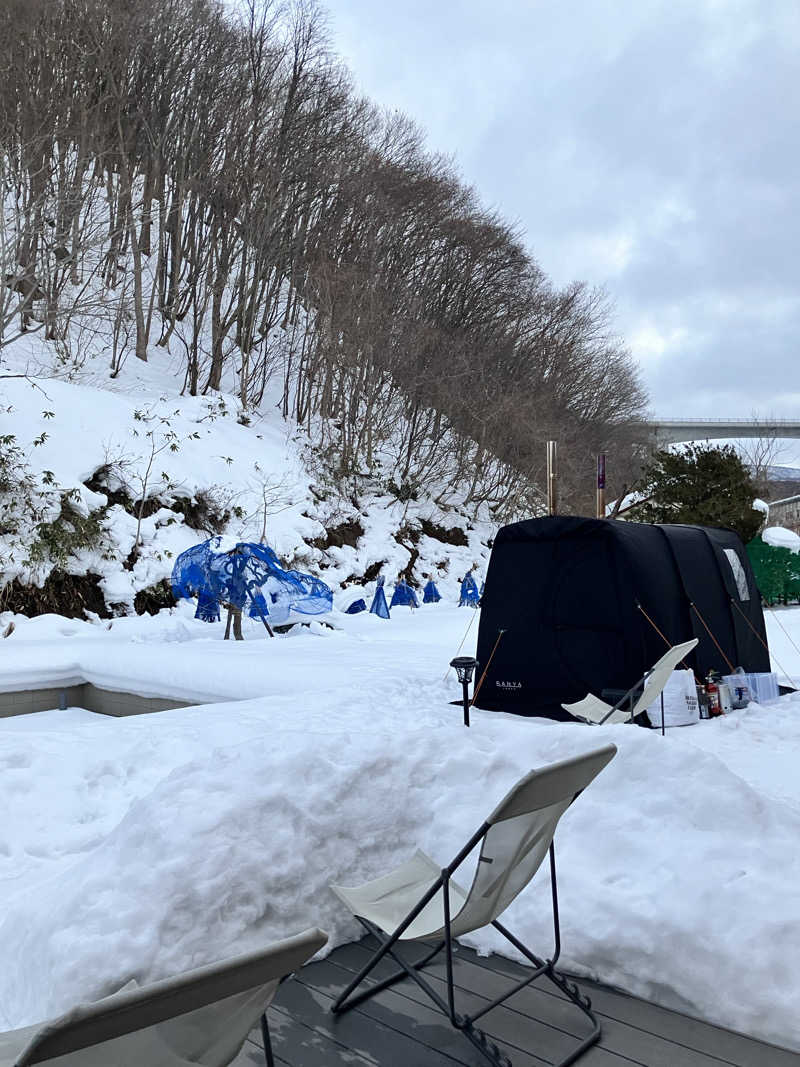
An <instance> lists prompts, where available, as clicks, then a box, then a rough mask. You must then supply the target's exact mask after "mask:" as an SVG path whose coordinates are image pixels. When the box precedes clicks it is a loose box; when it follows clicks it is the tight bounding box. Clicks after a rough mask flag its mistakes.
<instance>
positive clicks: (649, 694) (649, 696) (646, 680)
mask: <svg viewBox="0 0 800 1067" xmlns="http://www.w3.org/2000/svg"><path fill="white" fill-rule="evenodd" d="M696 644H697V638H696V637H693V638H692V640H691V641H684V643H683V644H682V645H673V647H672V648H670V649H669V651H668V652H665V653H664V655H663V656H662V657H661V659H660V660H659V661H658V662H657V663H656V664H655V665H654V666H653V669H652V670H651V671H649V672H648V674H646V675H645V676H644V677H643V678H640V679H639V681H638V682H637V683H636V685H634V686H633V687H632V688H631V689H629V690H628V692H627V693H626V694H625V695H624V696H623V697H622V698H621V699H620V700H618V701H617V703H616V704H614V705H613V706H612V705H611V704H606V702H605V701H604V700H601V699H600V697H596V696H594V695H593V694H592V693H589V694H588V696H585V697H584V698H583V700H578V701H576V702H575V703H574V704H562V705H561V707H562V708H564V710H565V711H569V712H571V713H572V714H573V715H577V716H579V717H580V718H582V719H588V720H589V722H593V723H596V724H598V725H601V724H602V723H606V722H608V723H618V722H629V721H630V720H631V719H633V718H635V717H636V716H637V715H638V714H639V712H640V711H647V709H648V708H649V707H650V705H651V704H654V703H655V701H656V700H658V698H659V697H660V696H661V694H662V693H663V692H664V686H665V685H666V684H667V682H668V681H669V676H670V675H671V674H672V672H673V671H674V670H675V668H676V667H677V666H678V664H679V663H680V662H681V660H682V659H683V658H684V657H685V656H687V655H688V654H689V653H690V652H691V651H692V649H693V648H694V647H695V645H696ZM642 685H644V688H643V689H642V692H641V694H640V695H639V696H638V697H636V693H637V691H638V690H639V688H640V687H641V686H642ZM626 704H627V705H628V706H627V709H626V708H625V705H626Z"/></svg>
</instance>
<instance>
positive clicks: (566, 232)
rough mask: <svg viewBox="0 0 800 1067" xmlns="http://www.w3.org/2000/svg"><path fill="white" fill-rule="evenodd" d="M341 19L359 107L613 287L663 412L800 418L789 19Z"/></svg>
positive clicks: (481, 1) (569, 4) (750, 11)
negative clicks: (405, 125) (377, 114)
mask: <svg viewBox="0 0 800 1067" xmlns="http://www.w3.org/2000/svg"><path fill="white" fill-rule="evenodd" d="M329 6H330V10H331V25H332V31H333V41H334V45H335V47H337V49H338V50H339V51H340V52H342V53H344V56H345V58H346V60H347V61H348V62H349V65H350V66H351V69H352V70H353V71H354V73H355V76H356V79H357V80H358V81H360V83H361V84H362V85H363V87H364V89H365V91H367V92H368V93H369V95H370V96H372V97H373V98H374V99H376V100H378V101H380V102H382V103H385V104H387V105H389V106H395V107H399V108H401V109H402V110H404V111H406V112H408V113H409V114H411V115H413V116H414V117H415V118H416V119H417V120H418V121H419V122H420V123H421V124H422V125H423V126H424V127H426V128H427V129H428V132H429V139H430V144H431V146H432V147H434V148H436V149H439V150H443V151H447V152H454V153H455V154H456V157H457V161H458V164H459V167H460V170H461V172H462V174H463V176H464V178H465V180H467V181H469V182H470V183H471V184H473V185H475V186H476V187H477V189H478V190H479V192H480V194H481V195H482V197H483V199H484V200H485V201H486V202H487V203H489V204H492V205H493V206H496V207H497V208H498V209H499V210H501V211H502V213H503V214H504V215H505V216H506V217H508V218H509V219H511V220H519V222H520V223H521V224H522V226H523V227H524V230H525V231H526V234H527V240H528V243H529V245H530V247H531V249H532V251H533V253H534V255H535V256H536V258H537V259H538V260H539V262H540V263H541V265H542V267H543V268H544V269H545V270H546V271H547V272H548V273H549V274H550V275H551V276H552V277H553V278H554V279H555V280H556V281H557V282H559V283H564V282H566V281H568V280H570V279H572V278H582V279H585V280H587V281H589V282H591V283H594V284H600V285H604V286H605V287H606V289H607V290H608V292H609V294H610V295H611V297H612V298H613V299H614V300H615V302H616V304H617V306H618V312H619V314H618V325H619V328H620V331H621V332H622V334H623V335H624V336H625V338H626V339H627V341H628V343H629V345H630V347H631V349H632V351H633V353H634V355H636V356H637V358H639V360H640V362H641V364H642V367H643V370H644V374H645V380H646V382H647V384H648V387H649V389H650V391H651V395H652V403H653V408H654V409H655V410H656V411H657V412H659V413H662V414H687V415H693V414H694V415H713V414H714V413H717V412H719V411H720V407H721V408H722V409H723V410H722V413H723V414H726V415H727V414H737V413H740V414H742V415H749V414H750V413H751V412H752V411H753V409H754V408H755V407H758V408H761V409H762V410H763V411H764V412H770V413H775V414H783V415H786V416H793V415H800V373H798V369H797V363H798V342H797V338H798V336H800V286H799V284H798V283H800V268H798V247H800V212H798V209H797V190H798V185H799V184H800V108H798V106H797V81H798V72H799V71H800V4H797V3H796V0H739V2H734V0H725V2H724V3H723V2H721V0H719V2H718V0H705V2H702V0H683V2H681V0H671V2H668V0H639V2H637V3H636V4H619V3H618V2H616V0H562V2H559V0H543V2H539V3H524V2H521V0H513V2H512V0H498V2H489V0H463V2H458V0H437V2H435V3H431V2H428V3H421V2H419V0H407V2H406V3H405V4H404V5H388V4H386V5H384V4H379V3H375V2H374V0H372V2H369V0H330V5H329Z"/></svg>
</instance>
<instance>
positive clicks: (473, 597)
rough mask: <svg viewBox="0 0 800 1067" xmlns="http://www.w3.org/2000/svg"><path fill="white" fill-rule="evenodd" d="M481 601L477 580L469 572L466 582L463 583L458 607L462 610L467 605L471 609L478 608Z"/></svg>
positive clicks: (465, 576) (465, 578) (465, 577)
mask: <svg viewBox="0 0 800 1067" xmlns="http://www.w3.org/2000/svg"><path fill="white" fill-rule="evenodd" d="M479 600H480V594H479V593H478V587H477V585H476V584H475V579H474V578H473V577H472V572H471V571H468V572H467V573H466V574H465V575H464V580H463V582H462V583H461V596H460V598H459V601H458V606H459V607H460V608H461V607H464V606H465V605H467V606H468V607H470V608H477V606H478V601H479Z"/></svg>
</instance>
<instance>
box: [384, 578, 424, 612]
mask: <svg viewBox="0 0 800 1067" xmlns="http://www.w3.org/2000/svg"><path fill="white" fill-rule="evenodd" d="M389 607H390V608H394V607H406V608H418V607H419V602H418V600H417V594H416V593H415V592H414V590H413V589H412V588H411V586H410V585H409V584H408V583H407V582H404V581H403V579H402V578H399V579H398V580H397V582H396V583H395V587H394V592H393V593H392V602H391V604H390V605H389Z"/></svg>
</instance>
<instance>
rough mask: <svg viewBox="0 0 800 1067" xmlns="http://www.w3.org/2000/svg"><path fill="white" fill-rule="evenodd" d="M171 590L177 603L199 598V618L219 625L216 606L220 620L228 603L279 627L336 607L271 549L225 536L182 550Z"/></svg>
mask: <svg viewBox="0 0 800 1067" xmlns="http://www.w3.org/2000/svg"><path fill="white" fill-rule="evenodd" d="M172 592H173V594H174V596H175V599H176V600H179V599H181V598H188V597H194V596H196V597H197V598H198V606H197V618H203V619H205V620H206V621H215V620H214V611H213V606H214V605H216V607H217V612H216V618H217V619H218V618H219V606H220V605H223V604H224V605H231V606H232V607H234V608H237V609H238V610H240V611H247V612H248V613H249V615H250V616H251V618H255V619H268V620H269V622H270V623H271V624H272V625H274V626H280V625H281V624H283V623H285V622H287V621H289V619H290V617H291V616H292V615H324V614H326V613H327V612H329V611H330V610H331V607H332V604H333V594H332V592H331V591H330V589H329V588H328V586H327V585H326V584H325V583H324V582H323V581H320V579H319V578H314V577H312V576H311V575H310V574H303V573H302V572H301V571H295V570H287V569H285V568H284V567H282V566H281V563H280V560H279V559H278V557H277V556H276V554H275V553H274V552H273V550H272V549H271V548H270V547H269V546H268V545H258V544H254V543H252V542H248V541H238V542H232V541H231V539H230V538H227V537H212V538H211V539H210V540H209V541H204V542H203V543H202V544H199V545H194V546H193V547H192V548H189V549H187V550H186V551H185V552H182V553H181V554H180V556H178V558H177V559H176V561H175V566H174V567H173V569H172Z"/></svg>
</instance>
